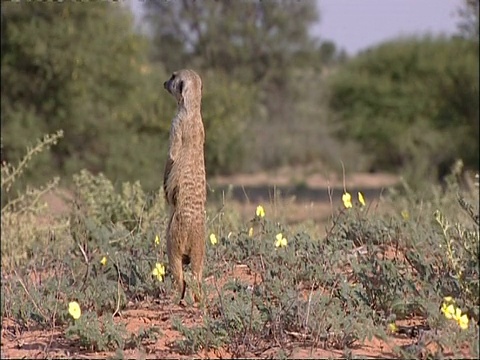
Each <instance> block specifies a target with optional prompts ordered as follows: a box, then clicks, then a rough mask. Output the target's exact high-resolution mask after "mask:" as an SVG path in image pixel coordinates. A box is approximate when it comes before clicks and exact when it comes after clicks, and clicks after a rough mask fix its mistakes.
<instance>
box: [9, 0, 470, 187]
mask: <svg viewBox="0 0 480 360" xmlns="http://www.w3.org/2000/svg"><path fill="white" fill-rule="evenodd" d="M478 29H479V8H478V1H476V0H475V1H470V0H455V1H453V0H452V1H437V0H422V1H413V0H405V1H396V0H392V1H388V2H386V1H382V0H364V1H361V2H359V1H346V0H344V1H337V0H328V1H327V0H325V1H317V2H315V1H187V0H182V1H180V0H179V1H134V0H132V1H128V2H127V1H124V2H122V1H120V2H95V3H82V2H62V3H40V2H21V3H14V2H2V3H1V78H2V81H1V131H2V132H1V144H2V148H1V158H2V164H3V163H4V162H12V163H15V162H17V161H19V160H20V159H21V157H22V156H23V155H24V154H25V151H26V147H27V146H31V145H32V144H34V143H35V141H37V140H38V139H41V138H42V137H43V135H45V134H48V133H54V132H56V131H57V130H59V129H62V130H63V131H64V138H63V139H61V140H60V141H59V143H58V144H57V145H56V146H53V147H51V149H50V150H49V151H48V152H42V153H41V154H39V156H37V157H35V159H34V160H33V161H32V162H31V164H30V165H29V167H28V168H27V169H26V171H25V174H24V175H25V176H24V178H23V179H24V180H23V181H24V182H23V183H22V185H23V186H25V185H27V184H28V185H38V184H41V183H42V182H44V181H46V180H47V179H49V178H51V177H52V176H53V175H60V176H61V177H62V181H63V182H64V183H65V184H64V185H65V186H68V182H69V181H70V180H69V179H71V176H72V174H75V173H78V172H79V171H80V170H81V169H88V170H90V171H91V172H93V173H99V172H102V173H104V174H105V175H106V176H107V177H108V178H110V179H112V181H114V182H115V183H116V184H120V183H121V182H123V181H136V180H140V182H141V184H142V186H143V187H144V188H145V189H147V190H151V191H155V190H158V189H159V188H160V186H161V181H162V176H163V166H164V161H165V154H166V149H167V145H168V143H167V140H168V132H169V127H170V122H171V119H172V117H173V115H174V112H175V106H176V105H175V102H174V101H173V99H172V98H171V97H170V96H169V95H168V94H167V93H166V92H165V91H164V90H163V86H162V84H163V82H164V81H165V80H167V79H168V78H169V76H170V74H171V72H172V71H174V70H177V69H180V68H185V67H187V68H193V69H195V70H196V71H198V72H199V73H200V74H201V76H202V78H203V81H204V97H203V105H202V113H203V119H204V123H205V128H206V165H207V170H208V173H209V177H210V178H214V177H215V176H225V175H235V174H241V173H243V174H252V176H253V174H255V173H259V172H269V171H274V170H275V169H279V168H282V169H291V173H292V174H294V175H295V174H298V171H299V170H298V169H299V168H306V169H310V170H308V171H311V172H316V173H322V174H328V173H340V174H341V172H342V163H343V164H344V166H345V169H347V171H348V172H367V173H378V172H387V173H391V174H400V175H402V176H403V177H405V178H406V179H408V181H409V183H410V184H412V186H417V187H419V188H420V187H421V186H423V185H422V184H431V183H432V182H438V181H439V180H441V178H442V177H443V176H444V175H445V174H446V173H448V172H449V169H450V167H451V166H452V164H454V162H455V161H456V160H457V159H461V160H462V161H463V164H464V169H467V170H471V171H477V170H478V166H479V92H478V87H479V66H478V61H479V59H478V57H479V30H478ZM287 172H288V170H287ZM294 175H292V176H291V177H290V178H291V179H293V180H292V181H298V182H301V181H302V180H301V179H300V180H298V179H297V180H295V176H294Z"/></svg>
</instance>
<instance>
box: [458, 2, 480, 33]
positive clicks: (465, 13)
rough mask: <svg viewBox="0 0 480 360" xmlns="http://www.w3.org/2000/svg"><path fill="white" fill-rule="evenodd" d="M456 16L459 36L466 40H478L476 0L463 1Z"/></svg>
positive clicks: (479, 15)
mask: <svg viewBox="0 0 480 360" xmlns="http://www.w3.org/2000/svg"><path fill="white" fill-rule="evenodd" d="M457 15H458V17H459V22H458V30H459V32H460V36H462V37H464V38H466V39H473V40H476V41H477V42H478V39H479V26H480V24H479V17H480V4H479V2H478V0H463V4H462V6H461V7H459V9H458V12H457Z"/></svg>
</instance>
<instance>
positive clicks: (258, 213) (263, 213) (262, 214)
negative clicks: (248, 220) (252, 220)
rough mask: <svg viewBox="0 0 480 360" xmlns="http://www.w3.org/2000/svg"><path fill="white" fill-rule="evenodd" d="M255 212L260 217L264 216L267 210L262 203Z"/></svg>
mask: <svg viewBox="0 0 480 360" xmlns="http://www.w3.org/2000/svg"><path fill="white" fill-rule="evenodd" d="M255 214H256V215H257V216H258V217H260V218H263V217H264V216H265V210H263V206H262V205H258V206H257V211H256V212H255Z"/></svg>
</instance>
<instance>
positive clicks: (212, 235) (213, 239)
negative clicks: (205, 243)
mask: <svg viewBox="0 0 480 360" xmlns="http://www.w3.org/2000/svg"><path fill="white" fill-rule="evenodd" d="M210 242H211V243H212V245H215V244H216V243H217V242H218V240H217V237H216V236H215V234H214V233H211V234H210Z"/></svg>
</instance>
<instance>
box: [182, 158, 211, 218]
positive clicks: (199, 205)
mask: <svg viewBox="0 0 480 360" xmlns="http://www.w3.org/2000/svg"><path fill="white" fill-rule="evenodd" d="M192 152H193V151H192ZM182 155H185V156H182V161H180V162H179V164H178V169H177V170H178V172H179V174H178V175H179V176H178V179H179V184H178V195H177V196H178V198H177V207H179V210H180V211H181V216H182V217H183V220H187V221H195V220H198V218H199V215H202V216H203V213H204V210H205V200H206V199H205V197H206V183H205V164H204V158H203V152H201V153H199V152H198V150H197V152H196V153H195V154H191V153H190V152H189V153H185V154H182Z"/></svg>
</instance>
